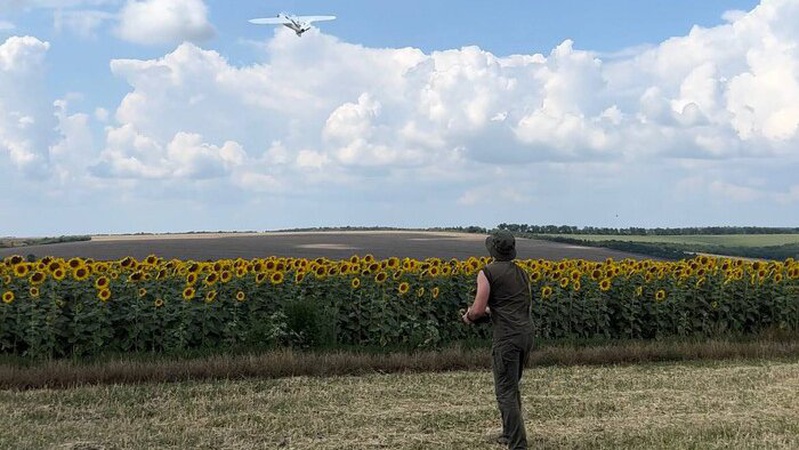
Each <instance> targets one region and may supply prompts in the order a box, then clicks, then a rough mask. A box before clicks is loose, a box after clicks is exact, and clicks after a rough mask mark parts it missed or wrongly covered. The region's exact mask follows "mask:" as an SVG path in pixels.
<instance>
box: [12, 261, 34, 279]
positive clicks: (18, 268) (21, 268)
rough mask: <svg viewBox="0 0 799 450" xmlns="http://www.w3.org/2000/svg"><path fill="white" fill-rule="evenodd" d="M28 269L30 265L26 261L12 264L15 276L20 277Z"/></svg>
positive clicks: (28, 271) (24, 274) (26, 273)
mask: <svg viewBox="0 0 799 450" xmlns="http://www.w3.org/2000/svg"><path fill="white" fill-rule="evenodd" d="M30 271H31V267H30V265H29V264H28V263H19V264H17V265H15V266H14V275H16V276H17V278H22V277H25V276H27V275H28V273H30Z"/></svg>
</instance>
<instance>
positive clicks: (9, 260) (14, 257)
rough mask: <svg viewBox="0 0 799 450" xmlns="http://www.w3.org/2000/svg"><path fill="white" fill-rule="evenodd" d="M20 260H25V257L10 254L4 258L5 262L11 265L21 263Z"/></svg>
mask: <svg viewBox="0 0 799 450" xmlns="http://www.w3.org/2000/svg"><path fill="white" fill-rule="evenodd" d="M22 261H25V258H23V257H22V256H20V255H11V256H8V257H6V259H5V262H6V263H7V264H9V265H12V266H14V265H17V264H19V263H21V262H22Z"/></svg>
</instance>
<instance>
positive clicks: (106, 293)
mask: <svg viewBox="0 0 799 450" xmlns="http://www.w3.org/2000/svg"><path fill="white" fill-rule="evenodd" d="M97 298H99V299H100V300H101V301H103V302H107V301H108V300H109V299H110V298H111V289H100V290H99V291H97Z"/></svg>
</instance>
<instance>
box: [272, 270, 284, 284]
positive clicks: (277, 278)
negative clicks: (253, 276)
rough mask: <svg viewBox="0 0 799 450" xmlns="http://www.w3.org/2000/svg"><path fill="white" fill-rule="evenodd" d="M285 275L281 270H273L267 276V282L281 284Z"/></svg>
mask: <svg viewBox="0 0 799 450" xmlns="http://www.w3.org/2000/svg"><path fill="white" fill-rule="evenodd" d="M285 277H286V276H285V275H283V272H273V273H272V275H271V276H270V277H269V282H270V283H272V284H281V283H283V280H284V279H285Z"/></svg>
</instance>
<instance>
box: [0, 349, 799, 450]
mask: <svg viewBox="0 0 799 450" xmlns="http://www.w3.org/2000/svg"><path fill="white" fill-rule="evenodd" d="M491 380H492V378H491V374H490V371H488V370H485V369H482V370H470V371H451V372H420V373H388V374H379V373H372V374H366V375H360V376H352V375H346V376H329V377H308V376H298V377H288V378H277V379H259V378H250V379H240V380H224V379H221V380H220V379H217V380H188V381H179V382H168V383H141V384H99V385H84V386H78V387H74V388H71V389H27V390H3V391H0V417H2V420H3V426H2V427H0V448H3V449H6V448H8V449H73V450H75V449H82V450H89V449H116V448H119V449H154V448H159V449H186V448H192V449H206V448H207V449H212V448H213V449H220V448H221V449H257V448H264V449H272V448H275V449H342V448H346V449H353V450H354V449H400V450H404V449H458V450H461V449H476V450H480V449H497V448H500V447H498V446H496V445H494V444H490V443H488V442H486V436H487V435H489V434H490V433H492V432H496V431H497V430H498V429H499V422H498V413H497V411H496V407H495V403H494V398H493V390H492V381H491ZM522 395H523V403H524V407H525V414H526V424H527V430H528V434H529V437H530V441H531V444H532V445H533V448H578V449H579V448H608V449H611V448H613V449H617V448H620V449H625V448H627V449H633V448H635V449H640V448H702V449H712V448H786V449H787V448H799V408H797V407H796V405H799V362H797V360H796V359H793V360H783V361H774V360H727V361H715V362H714V361H695V362H669V363H645V364H638V365H616V366H613V365H610V366H582V365H573V366H539V367H532V368H530V369H528V370H527V372H526V373H525V376H524V380H523V386H522Z"/></svg>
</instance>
